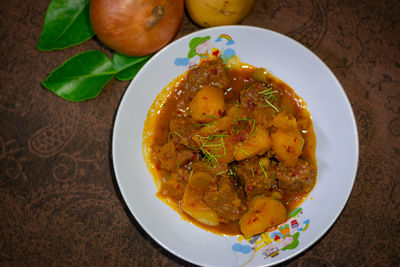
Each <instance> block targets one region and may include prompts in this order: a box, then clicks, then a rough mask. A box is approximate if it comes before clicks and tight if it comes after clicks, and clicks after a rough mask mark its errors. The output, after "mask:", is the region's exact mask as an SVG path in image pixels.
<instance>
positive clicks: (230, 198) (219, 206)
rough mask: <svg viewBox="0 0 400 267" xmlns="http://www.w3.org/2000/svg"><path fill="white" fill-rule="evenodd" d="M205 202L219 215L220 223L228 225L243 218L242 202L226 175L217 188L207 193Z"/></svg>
mask: <svg viewBox="0 0 400 267" xmlns="http://www.w3.org/2000/svg"><path fill="white" fill-rule="evenodd" d="M203 200H204V201H205V202H206V203H207V204H208V206H209V207H210V208H211V209H213V210H214V211H215V212H216V213H217V215H218V219H219V221H220V222H224V223H228V222H232V221H236V220H239V219H240V217H241V210H242V209H241V208H240V207H241V200H240V199H239V198H238V194H237V193H236V191H235V189H234V187H233V183H232V182H231V181H230V179H229V178H228V177H227V176H226V175H224V176H222V177H221V178H220V179H219V181H218V184H217V186H211V187H209V188H208V189H207V190H206V191H205V193H204V197H203Z"/></svg>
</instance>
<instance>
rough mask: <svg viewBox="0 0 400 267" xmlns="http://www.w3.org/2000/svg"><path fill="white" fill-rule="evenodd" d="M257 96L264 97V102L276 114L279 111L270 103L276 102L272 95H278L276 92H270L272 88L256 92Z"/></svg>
mask: <svg viewBox="0 0 400 267" xmlns="http://www.w3.org/2000/svg"><path fill="white" fill-rule="evenodd" d="M258 93H259V94H263V95H264V96H265V99H264V101H265V102H266V103H267V104H268V105H269V106H270V107H272V108H273V109H274V110H275V111H276V112H279V109H278V108H277V107H275V106H274V105H273V104H272V103H271V101H273V100H277V98H276V97H275V96H274V94H277V93H279V91H277V90H274V91H273V90H272V87H269V88H267V89H266V90H264V91H261V92H258Z"/></svg>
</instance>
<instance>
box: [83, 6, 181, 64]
mask: <svg viewBox="0 0 400 267" xmlns="http://www.w3.org/2000/svg"><path fill="white" fill-rule="evenodd" d="M156 7H162V9H163V11H164V15H163V17H162V18H161V19H160V20H159V21H156V22H155V23H153V25H152V26H150V25H149V23H150V21H151V19H152V14H153V10H154V9H155V8H156ZM183 13H184V0H91V1H90V19H91V22H92V27H93V30H94V32H95V33H96V35H97V37H98V38H99V39H100V40H101V41H102V42H103V43H104V44H105V45H107V46H108V47H110V48H112V49H114V50H115V51H117V52H120V53H123V54H125V55H129V56H136V57H139V56H146V55H150V54H152V53H154V52H156V51H158V50H159V49H161V48H162V47H164V46H165V45H166V44H168V43H169V42H170V41H171V40H172V39H173V38H174V36H175V35H176V33H177V32H178V30H179V28H180V26H181V24H182V19H183ZM153 18H154V17H153Z"/></svg>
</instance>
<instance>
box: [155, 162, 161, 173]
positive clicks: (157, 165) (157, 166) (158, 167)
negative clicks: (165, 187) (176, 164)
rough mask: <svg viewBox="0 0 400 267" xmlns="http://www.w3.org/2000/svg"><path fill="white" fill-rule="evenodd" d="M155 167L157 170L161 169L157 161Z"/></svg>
mask: <svg viewBox="0 0 400 267" xmlns="http://www.w3.org/2000/svg"><path fill="white" fill-rule="evenodd" d="M156 169H157V171H159V170H160V169H161V168H160V165H159V164H158V163H157V164H156Z"/></svg>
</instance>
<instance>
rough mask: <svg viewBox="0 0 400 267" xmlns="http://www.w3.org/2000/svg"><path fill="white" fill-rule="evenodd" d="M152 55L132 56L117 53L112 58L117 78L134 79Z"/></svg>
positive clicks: (123, 79)
mask: <svg viewBox="0 0 400 267" xmlns="http://www.w3.org/2000/svg"><path fill="white" fill-rule="evenodd" d="M150 57H151V56H145V57H130V56H126V55H123V54H120V53H115V54H114V56H113V59H112V62H113V65H114V68H115V69H116V71H117V74H116V75H115V78H116V79H118V80H120V81H127V80H131V79H133V77H135V75H136V74H137V73H138V71H139V70H140V69H141V68H142V67H143V65H144V64H145V63H146V62H147V61H148V60H149V59H150Z"/></svg>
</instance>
